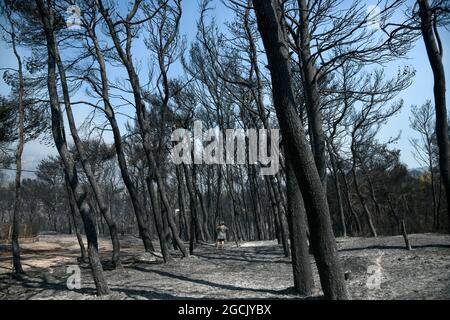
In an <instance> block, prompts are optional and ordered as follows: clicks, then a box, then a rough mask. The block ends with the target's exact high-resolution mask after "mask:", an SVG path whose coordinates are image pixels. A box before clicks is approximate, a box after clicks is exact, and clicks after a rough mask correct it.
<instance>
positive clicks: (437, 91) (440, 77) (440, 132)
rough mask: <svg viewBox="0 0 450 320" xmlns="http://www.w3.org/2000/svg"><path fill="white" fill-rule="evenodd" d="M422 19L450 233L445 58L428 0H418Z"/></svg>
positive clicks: (449, 157) (449, 177)
mask: <svg viewBox="0 0 450 320" xmlns="http://www.w3.org/2000/svg"><path fill="white" fill-rule="evenodd" d="M417 3H418V4H419V15H420V19H421V30H422V36H423V40H424V42H425V47H426V50H427V54H428V59H429V62H430V65H431V68H432V70H433V76H434V103H435V108H436V137H437V144H438V147H439V168H440V171H441V176H442V181H443V184H444V187H445V194H446V199H447V214H448V217H449V219H448V220H449V221H448V222H449V232H450V155H449V152H450V146H449V137H448V119H447V118H448V116H447V104H446V83H445V82H446V80H445V70H444V64H443V62H442V58H443V46H442V42H441V39H440V36H439V31H438V27H437V22H436V19H437V18H436V17H435V16H433V15H434V14H436V13H433V10H432V8H430V5H429V2H428V0H417Z"/></svg>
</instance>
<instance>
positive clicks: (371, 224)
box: [352, 166, 378, 238]
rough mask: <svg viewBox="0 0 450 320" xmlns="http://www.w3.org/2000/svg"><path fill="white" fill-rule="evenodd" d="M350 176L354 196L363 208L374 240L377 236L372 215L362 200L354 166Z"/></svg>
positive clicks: (364, 200)
mask: <svg viewBox="0 0 450 320" xmlns="http://www.w3.org/2000/svg"><path fill="white" fill-rule="evenodd" d="M352 175H353V181H354V184H355V190H356V194H357V195H358V198H359V201H360V202H361V206H362V207H363V210H364V213H365V214H366V217H367V222H368V223H369V228H370V232H371V234H372V236H373V237H375V238H376V237H377V236H378V234H377V230H376V229H375V225H374V223H373V219H372V213H371V212H370V210H369V208H368V207H367V203H366V199H365V198H364V196H363V194H362V191H361V188H360V187H359V182H358V176H357V173H356V169H355V167H354V166H353V168H352Z"/></svg>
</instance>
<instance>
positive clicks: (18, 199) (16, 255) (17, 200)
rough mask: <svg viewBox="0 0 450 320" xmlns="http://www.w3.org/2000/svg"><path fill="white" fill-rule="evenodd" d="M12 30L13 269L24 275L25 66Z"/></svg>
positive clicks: (12, 26)
mask: <svg viewBox="0 0 450 320" xmlns="http://www.w3.org/2000/svg"><path fill="white" fill-rule="evenodd" d="M11 28H12V36H11V38H12V44H13V45H12V47H13V51H14V55H15V56H16V59H17V63H18V65H19V70H18V73H19V92H18V94H19V97H18V98H19V99H18V112H19V123H18V127H19V128H18V137H19V141H18V143H17V149H16V180H15V196H14V212H13V227H12V236H11V242H12V255H13V267H14V273H16V274H22V273H24V271H23V268H22V263H21V261H20V245H19V232H20V230H19V229H20V228H19V214H20V210H21V207H22V189H21V179H22V177H21V176H22V154H23V145H24V140H25V134H24V122H25V110H24V103H23V95H24V90H25V87H24V80H23V65H22V59H21V57H20V55H19V53H18V52H17V49H16V37H15V32H14V25H13V23H12V22H11Z"/></svg>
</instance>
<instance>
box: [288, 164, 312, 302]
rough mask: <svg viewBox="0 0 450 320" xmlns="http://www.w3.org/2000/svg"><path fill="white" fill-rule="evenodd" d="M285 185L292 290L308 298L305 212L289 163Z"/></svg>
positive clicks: (310, 290)
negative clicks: (292, 277)
mask: <svg viewBox="0 0 450 320" xmlns="http://www.w3.org/2000/svg"><path fill="white" fill-rule="evenodd" d="M286 184H287V202H288V215H287V216H288V220H289V228H290V230H289V231H290V232H289V236H290V239H291V255H292V268H293V272H294V288H295V291H296V292H297V293H298V294H300V295H304V296H309V295H311V292H312V289H313V288H314V280H313V274H312V269H311V261H310V259H309V248H308V237H307V235H306V223H307V222H306V212H305V207H304V203H303V198H302V194H301V192H300V188H299V187H298V184H297V179H296V178H295V174H294V170H293V169H292V165H291V164H290V163H289V161H286Z"/></svg>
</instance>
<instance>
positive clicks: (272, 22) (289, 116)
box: [252, 0, 350, 299]
mask: <svg viewBox="0 0 450 320" xmlns="http://www.w3.org/2000/svg"><path fill="white" fill-rule="evenodd" d="M252 2H253V7H254V9H255V11H256V16H257V23H258V29H259V31H260V33H261V37H262V40H263V44H264V47H265V50H266V55H267V60H268V63H269V66H268V68H269V70H270V74H271V80H272V91H273V101H274V106H275V110H276V113H277V117H278V122H279V125H280V128H281V132H282V135H283V138H284V141H285V146H286V152H287V154H288V155H289V159H291V161H292V163H293V164H294V173H295V175H296V177H297V182H298V184H299V186H300V189H301V193H302V195H303V199H304V202H305V207H306V212H307V216H308V222H309V226H310V233H311V235H310V236H311V244H312V246H313V248H314V249H313V251H314V254H315V258H316V262H317V267H318V270H319V276H320V281H321V284H322V289H323V292H324V294H325V297H326V298H328V299H349V298H350V296H349V293H348V291H347V288H346V284H345V279H344V273H343V270H342V266H341V263H340V261H339V256H338V251H337V245H336V240H335V238H334V234H333V229H332V224H331V217H330V212H329V208H328V203H327V198H326V194H325V190H324V188H323V185H322V181H321V179H320V175H319V174H318V172H317V167H316V165H315V161H314V156H313V154H312V152H311V149H310V146H309V144H308V140H307V139H306V135H305V132H304V128H303V124H302V123H301V120H300V118H299V116H298V114H297V110H296V108H295V103H296V101H295V97H294V92H293V89H292V74H291V66H290V57H289V44H288V40H287V36H286V30H285V26H284V19H283V10H282V8H281V6H280V4H279V2H278V0H253V1H252Z"/></svg>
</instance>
